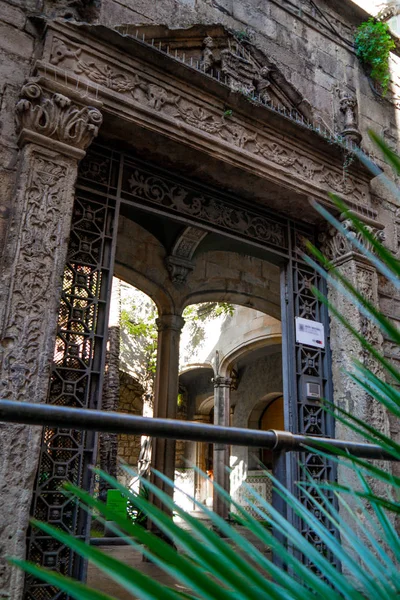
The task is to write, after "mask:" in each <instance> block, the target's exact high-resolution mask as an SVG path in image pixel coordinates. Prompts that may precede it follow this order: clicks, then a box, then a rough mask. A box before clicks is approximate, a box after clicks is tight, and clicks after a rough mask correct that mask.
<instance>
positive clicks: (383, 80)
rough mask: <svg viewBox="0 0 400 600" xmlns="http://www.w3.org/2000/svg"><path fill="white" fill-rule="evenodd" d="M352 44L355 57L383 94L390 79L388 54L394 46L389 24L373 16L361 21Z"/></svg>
mask: <svg viewBox="0 0 400 600" xmlns="http://www.w3.org/2000/svg"><path fill="white" fill-rule="evenodd" d="M354 46H355V50H356V54H357V57H358V58H359V59H360V61H361V63H362V64H363V65H365V66H366V67H367V68H368V69H369V74H370V76H371V78H372V79H373V80H374V81H375V82H376V83H378V84H379V85H380V86H381V88H382V95H385V94H386V93H387V90H388V85H389V80H390V71H389V54H390V51H391V50H393V49H394V48H395V46H396V45H395V43H394V41H393V39H392V36H391V35H390V31H389V25H388V24H387V23H383V22H382V21H378V20H377V19H375V18H373V17H371V18H370V19H368V21H365V22H364V23H361V25H360V26H359V27H358V28H357V33H356V37H355V40H354Z"/></svg>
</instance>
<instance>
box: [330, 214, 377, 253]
mask: <svg viewBox="0 0 400 600" xmlns="http://www.w3.org/2000/svg"><path fill="white" fill-rule="evenodd" d="M342 226H343V228H344V229H345V230H346V232H347V233H348V237H347V236H345V235H343V234H342V233H341V232H340V231H337V229H336V228H335V227H328V228H327V230H326V231H325V232H324V233H322V234H321V235H320V237H319V241H320V243H321V248H322V251H323V252H324V254H325V256H326V257H327V258H328V259H329V260H330V261H331V262H333V263H335V262H336V261H339V260H341V259H343V258H344V257H347V256H348V255H350V254H352V253H357V248H356V247H355V246H354V245H353V243H352V240H355V241H357V242H359V243H360V244H363V246H365V247H366V249H367V250H369V251H370V252H372V251H373V248H372V246H371V244H367V243H366V241H365V239H364V238H363V236H362V234H361V233H360V232H359V231H357V230H356V228H355V227H354V223H353V222H352V221H351V220H350V219H345V220H344V221H342ZM365 229H366V230H367V231H368V232H369V233H370V234H371V235H373V236H374V238H375V239H376V240H377V241H378V242H383V241H384V240H385V232H384V230H383V229H378V228H377V227H372V226H370V225H365Z"/></svg>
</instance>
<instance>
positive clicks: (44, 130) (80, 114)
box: [16, 83, 103, 150]
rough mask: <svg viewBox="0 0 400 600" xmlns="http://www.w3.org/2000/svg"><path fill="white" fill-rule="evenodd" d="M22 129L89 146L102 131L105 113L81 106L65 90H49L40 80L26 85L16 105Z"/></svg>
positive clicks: (84, 146) (80, 148)
mask: <svg viewBox="0 0 400 600" xmlns="http://www.w3.org/2000/svg"><path fill="white" fill-rule="evenodd" d="M16 113H17V124H18V128H19V130H20V132H21V133H23V132H24V131H30V132H33V133H34V134H39V135H42V136H45V137H46V138H50V139H52V140H56V141H58V142H62V143H64V144H67V145H68V146H72V147H74V148H77V149H79V150H85V149H86V148H87V147H88V146H89V144H90V143H91V142H92V141H93V139H94V138H95V137H96V136H97V135H98V132H99V127H100V125H101V124H102V121H103V117H102V114H101V112H100V111H99V110H98V109H97V108H93V107H91V106H84V107H78V106H77V105H76V104H74V103H73V102H72V100H71V99H70V98H68V97H67V96H64V95H63V94H58V93H54V94H50V95H49V94H47V92H45V91H44V90H43V89H42V88H41V87H40V85H38V84H37V83H27V84H26V85H24V86H23V88H22V90H21V94H20V100H19V101H18V102H17V105H16Z"/></svg>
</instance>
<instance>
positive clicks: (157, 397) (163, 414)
mask: <svg viewBox="0 0 400 600" xmlns="http://www.w3.org/2000/svg"><path fill="white" fill-rule="evenodd" d="M183 325H184V320H183V318H182V317H181V316H180V315H162V316H160V317H159V318H158V319H157V327H158V346H157V372H156V381H155V390H154V417H159V418H163V419H176V412H177V400H178V390H179V341H180V335H181V330H182V327H183ZM152 467H153V468H154V469H157V470H158V471H160V472H162V473H164V475H166V476H167V477H169V478H170V479H172V480H173V479H174V472H175V440H166V439H162V438H155V439H154V440H153V452H152ZM154 481H155V483H156V484H157V486H158V487H160V488H161V489H162V490H164V491H165V492H167V493H168V494H170V495H172V490H171V489H170V488H169V487H168V486H166V485H165V483H163V482H162V481H160V480H159V479H158V478H154ZM154 502H155V504H156V505H159V502H158V501H157V500H156V499H154Z"/></svg>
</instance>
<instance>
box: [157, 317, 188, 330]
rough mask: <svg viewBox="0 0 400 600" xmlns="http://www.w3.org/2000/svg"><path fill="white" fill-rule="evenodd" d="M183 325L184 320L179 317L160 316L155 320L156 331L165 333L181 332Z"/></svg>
mask: <svg viewBox="0 0 400 600" xmlns="http://www.w3.org/2000/svg"><path fill="white" fill-rule="evenodd" d="M184 324H185V319H183V318H182V317H181V316H180V315H161V316H160V317H158V319H156V325H157V329H158V331H166V330H167V329H172V330H173V331H178V332H179V333H180V332H181V331H182V327H183V326H184Z"/></svg>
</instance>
